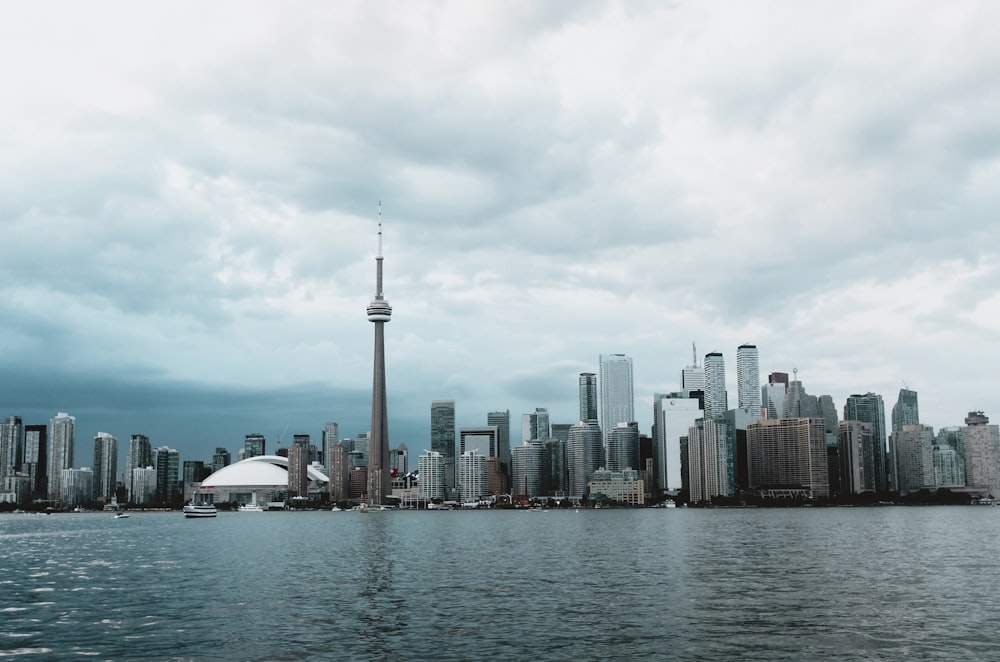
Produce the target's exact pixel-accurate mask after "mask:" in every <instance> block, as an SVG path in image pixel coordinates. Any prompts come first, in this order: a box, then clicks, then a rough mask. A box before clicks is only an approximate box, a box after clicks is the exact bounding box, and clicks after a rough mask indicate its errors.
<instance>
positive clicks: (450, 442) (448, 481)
mask: <svg viewBox="0 0 1000 662" xmlns="http://www.w3.org/2000/svg"><path fill="white" fill-rule="evenodd" d="M431 450H432V451H435V452H437V453H440V454H441V464H442V467H441V471H442V473H443V474H444V487H445V490H446V491H447V493H448V497H449V498H452V497H454V496H456V495H455V494H454V490H455V482H456V481H455V479H456V476H455V401H454V400H432V401H431Z"/></svg>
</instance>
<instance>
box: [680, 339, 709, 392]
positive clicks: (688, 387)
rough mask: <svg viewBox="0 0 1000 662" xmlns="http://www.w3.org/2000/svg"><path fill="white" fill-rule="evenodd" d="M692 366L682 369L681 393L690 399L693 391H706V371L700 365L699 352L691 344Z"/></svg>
mask: <svg viewBox="0 0 1000 662" xmlns="http://www.w3.org/2000/svg"><path fill="white" fill-rule="evenodd" d="M691 359H692V362H691V365H689V366H687V367H685V368H683V369H681V392H682V393H683V394H684V397H686V398H689V397H691V395H692V391H701V392H704V390H705V369H704V368H703V367H701V366H699V365H698V350H697V349H696V348H695V345H694V343H691Z"/></svg>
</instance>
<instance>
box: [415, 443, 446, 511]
mask: <svg viewBox="0 0 1000 662" xmlns="http://www.w3.org/2000/svg"><path fill="white" fill-rule="evenodd" d="M417 470H418V471H419V472H420V498H421V499H425V500H427V501H430V500H431V499H445V498H447V486H446V485H445V475H444V471H445V469H444V455H442V454H441V453H439V452H438V451H424V454H423V455H421V456H420V457H419V458H417Z"/></svg>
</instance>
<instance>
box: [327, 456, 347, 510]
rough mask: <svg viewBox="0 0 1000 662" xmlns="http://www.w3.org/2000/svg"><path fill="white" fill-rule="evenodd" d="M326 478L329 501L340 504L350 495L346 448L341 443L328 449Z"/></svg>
mask: <svg viewBox="0 0 1000 662" xmlns="http://www.w3.org/2000/svg"><path fill="white" fill-rule="evenodd" d="M327 467H328V468H327V474H326V475H327V477H328V478H329V479H330V482H329V484H328V485H329V489H330V501H332V502H333V503H340V502H341V501H346V500H347V499H348V498H350V495H351V484H350V475H351V469H350V464H349V457H348V452H347V448H345V447H344V444H342V443H335V444H334V445H333V446H331V447H330V451H329V455H327Z"/></svg>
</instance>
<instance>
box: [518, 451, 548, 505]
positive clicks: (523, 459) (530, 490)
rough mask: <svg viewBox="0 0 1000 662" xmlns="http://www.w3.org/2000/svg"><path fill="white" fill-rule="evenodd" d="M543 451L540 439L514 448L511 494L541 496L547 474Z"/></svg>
mask: <svg viewBox="0 0 1000 662" xmlns="http://www.w3.org/2000/svg"><path fill="white" fill-rule="evenodd" d="M542 450H543V449H542V442H541V441H540V440H538V439H532V440H530V441H526V442H524V443H523V444H521V445H520V446H515V447H514V449H513V451H512V456H511V462H512V464H513V469H512V473H513V479H512V480H511V488H510V489H511V494H526V495H528V496H529V497H536V496H541V494H542V475H543V473H547V472H546V471H543V467H542Z"/></svg>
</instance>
